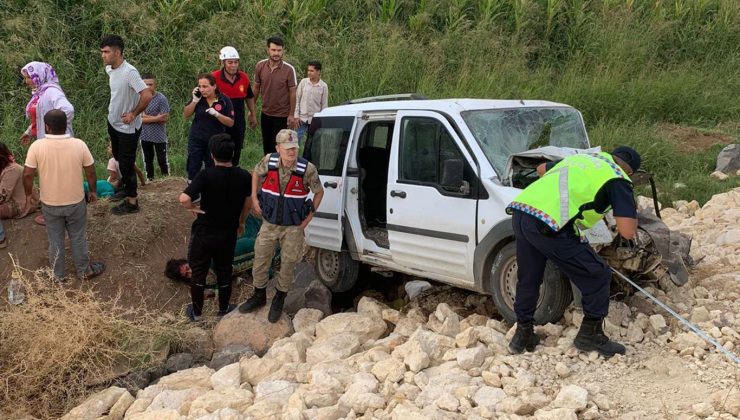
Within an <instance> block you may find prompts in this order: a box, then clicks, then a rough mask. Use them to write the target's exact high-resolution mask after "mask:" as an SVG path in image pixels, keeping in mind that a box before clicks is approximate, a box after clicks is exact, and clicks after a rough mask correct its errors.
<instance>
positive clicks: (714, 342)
mask: <svg viewBox="0 0 740 420" xmlns="http://www.w3.org/2000/svg"><path fill="white" fill-rule="evenodd" d="M612 271H613V272H614V274H616V275H617V276H619V277H620V278H622V280H624V281H626V282H627V283H629V284H631V285H633V286H635V288H637V290H639V291H640V292H642V293H643V294H644V295H645V296H647V297H648V298H650V300H652V301H653V302H655V303H656V304H657V305H658V306H660V307H661V308H663V309H665V310H666V311H668V313H669V314H671V315H673V317H674V318H676V319H677V320H679V321H681V322H682V323H683V324H684V325H686V326H687V327H689V329H690V330H691V331H693V332H694V333H695V334H696V335H698V336H699V337H701V338H703V339H704V340H705V341H706V342H708V343H710V344H712V345H713V346H714V347H716V348H717V350H719V351H720V352H722V353H724V354H725V356H727V357H728V358H729V359H730V360H732V361H733V362H735V363H740V358H738V357H737V355H735V354H734V353H732V352H730V351H729V350H727V349H726V348H724V347H723V346H722V344H720V343H719V342H717V340H715V339H714V338H712V337H710V336H709V335H707V333H705V332H704V331H702V330H701V328H699V327H697V326H696V325H694V324H692V323H691V322H690V321H689V320H687V319H686V318H684V317H682V316H681V315H679V314H678V313H677V312H676V311H674V310H673V309H671V308H670V307H668V305H666V304H665V303H663V302H661V301H660V300H658V298H656V297H655V296H653V295H651V294H650V293H648V291H647V290H645V289H643V288H642V287H640V286H638V285H637V284H635V282H633V281H632V280H630V279H628V278H627V277H626V276H625V275H624V274H622V273H620V272H619V271H617V270H615V269H614V268H612Z"/></svg>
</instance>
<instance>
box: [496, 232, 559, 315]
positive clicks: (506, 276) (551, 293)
mask: <svg viewBox="0 0 740 420" xmlns="http://www.w3.org/2000/svg"><path fill="white" fill-rule="evenodd" d="M487 273H488V276H489V286H490V290H491V295H492V297H493V303H494V305H496V310H497V311H498V313H499V314H501V316H502V317H504V319H505V320H506V321H508V322H509V323H512V324H513V323H515V322H516V313H515V312H514V298H515V296H516V285H517V262H516V243H515V242H510V243H508V244H506V245H505V246H504V247H503V248H501V250H500V251H499V252H498V253H497V254H496V255H495V256H494V257H493V258H492V261H491V263H490V266H489V269H488V271H487ZM572 299H573V292H572V290H571V288H570V281H568V279H567V278H566V277H565V276H564V275H563V274H562V273H560V271H558V269H557V267H555V265H554V264H552V263H551V262H549V261H548V262H547V266H546V267H545V275H544V276H543V279H542V284H541V285H540V296H539V299H538V300H537V309H535V312H534V322H535V324H538V325H543V324H547V323H548V322H552V323H555V322H558V321H559V320H560V318H561V317H562V316H563V313H564V312H565V308H567V307H568V305H569V304H570V302H571V300H572Z"/></svg>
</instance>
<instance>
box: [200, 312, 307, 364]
mask: <svg viewBox="0 0 740 420" xmlns="http://www.w3.org/2000/svg"><path fill="white" fill-rule="evenodd" d="M269 310H270V305H265V306H264V307H262V308H261V309H259V310H257V311H256V312H250V313H248V314H242V313H240V312H239V311H232V312H231V313H229V314H228V315H226V316H224V317H223V318H221V321H219V322H218V324H216V327H215V328H214V330H213V342H214V344H215V346H216V351H220V350H221V349H223V348H224V347H226V346H228V345H229V344H243V345H246V346H248V347H249V348H251V349H252V350H254V352H255V354H257V355H259V356H261V355H263V354H265V352H267V350H268V349H269V348H270V346H272V344H273V343H274V342H276V341H277V340H279V339H281V338H283V337H287V336H289V335H291V334H292V333H293V325H292V324H291V322H290V318H288V316H287V315H285V314H283V315H282V316H281V317H280V319H279V320H278V321H277V322H275V323H270V322H269V321H268V320H267V312H268V311H269Z"/></svg>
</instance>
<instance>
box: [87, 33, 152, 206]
mask: <svg viewBox="0 0 740 420" xmlns="http://www.w3.org/2000/svg"><path fill="white" fill-rule="evenodd" d="M123 48H124V46H123V39H122V38H121V37H120V36H118V35H108V36H106V37H105V38H103V40H102V41H101V42H100V55H101V56H102V58H103V63H104V64H105V71H106V73H108V80H109V84H110V103H109V104H108V135H109V136H110V141H111V149H112V151H113V158H115V159H116V160H117V161H118V164H119V167H120V170H121V181H122V185H123V189H122V190H121V191H119V192H117V193H116V194H115V195H114V196H113V199H120V200H123V201H121V204H119V205H117V206H116V207H114V208H113V209H112V211H113V214H116V215H121V214H130V213H136V212H138V211H139V200H138V198H137V192H136V173H135V172H134V164H135V163H136V152H137V150H138V148H139V135H140V134H141V123H142V120H141V113H142V112H144V110H145V109H146V107H147V105H149V101H151V100H152V91H151V90H150V89H148V88H147V86H146V84H145V83H144V81H143V80H142V79H141V76H140V75H139V71H138V70H136V68H135V67H134V66H132V65H131V64H129V63H128V62H126V60H124V59H123Z"/></svg>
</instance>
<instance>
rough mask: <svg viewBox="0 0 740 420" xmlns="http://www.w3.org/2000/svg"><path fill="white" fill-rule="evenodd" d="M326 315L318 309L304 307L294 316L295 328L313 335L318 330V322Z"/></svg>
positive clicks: (310, 335)
mask: <svg viewBox="0 0 740 420" xmlns="http://www.w3.org/2000/svg"><path fill="white" fill-rule="evenodd" d="M323 317H324V313H323V312H321V311H320V310H318V309H313V308H303V309H300V310H299V311H298V312H297V313H296V314H295V316H293V328H295V331H296V332H302V333H304V334H306V335H308V336H309V337H312V336H313V335H314V333H315V332H316V324H318V323H319V321H321V318H323Z"/></svg>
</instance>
